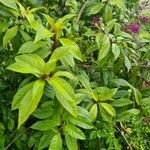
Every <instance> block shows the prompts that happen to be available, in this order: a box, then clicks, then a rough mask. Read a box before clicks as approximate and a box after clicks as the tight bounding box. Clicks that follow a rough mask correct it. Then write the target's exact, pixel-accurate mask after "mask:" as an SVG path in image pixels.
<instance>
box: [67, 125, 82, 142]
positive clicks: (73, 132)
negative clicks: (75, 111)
mask: <svg viewBox="0 0 150 150" xmlns="http://www.w3.org/2000/svg"><path fill="white" fill-rule="evenodd" d="M64 132H65V135H66V134H68V135H70V136H71V137H73V138H76V139H80V140H84V139H85V135H84V133H83V132H82V131H81V130H80V129H79V128H77V127H75V126H74V125H71V124H67V125H66V126H65V127H64Z"/></svg>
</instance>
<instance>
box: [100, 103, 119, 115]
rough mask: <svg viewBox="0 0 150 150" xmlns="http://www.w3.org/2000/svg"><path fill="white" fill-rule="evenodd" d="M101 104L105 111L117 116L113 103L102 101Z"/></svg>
mask: <svg viewBox="0 0 150 150" xmlns="http://www.w3.org/2000/svg"><path fill="white" fill-rule="evenodd" d="M100 106H102V107H103V108H104V109H105V111H106V112H107V113H109V114H110V115H111V116H116V111H115V109H114V108H113V106H112V105H110V104H107V103H100Z"/></svg>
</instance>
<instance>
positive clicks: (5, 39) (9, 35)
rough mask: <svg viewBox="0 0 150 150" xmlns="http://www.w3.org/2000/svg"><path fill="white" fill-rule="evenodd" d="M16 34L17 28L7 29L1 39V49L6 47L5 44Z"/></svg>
mask: <svg viewBox="0 0 150 150" xmlns="http://www.w3.org/2000/svg"><path fill="white" fill-rule="evenodd" d="M17 32H18V26H14V27H11V28H10V29H8V30H7V31H6V33H5V35H4V37H3V47H5V46H6V45H7V43H8V42H9V41H10V40H11V39H12V38H13V37H14V36H16V34H17Z"/></svg>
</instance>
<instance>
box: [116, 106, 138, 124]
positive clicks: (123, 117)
mask: <svg viewBox="0 0 150 150" xmlns="http://www.w3.org/2000/svg"><path fill="white" fill-rule="evenodd" d="M139 113H140V111H139V110H138V109H134V108H133V109H129V110H127V111H124V112H122V113H121V114H119V115H118V116H117V117H116V121H119V122H122V121H130V119H131V117H132V116H134V115H138V114H139Z"/></svg>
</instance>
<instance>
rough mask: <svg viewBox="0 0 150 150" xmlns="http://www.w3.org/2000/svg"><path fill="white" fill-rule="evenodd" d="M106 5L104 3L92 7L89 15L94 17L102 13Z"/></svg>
mask: <svg viewBox="0 0 150 150" xmlns="http://www.w3.org/2000/svg"><path fill="white" fill-rule="evenodd" d="M103 6H104V4H103V3H95V4H93V5H92V7H91V8H90V10H89V11H88V12H87V15H88V16H90V15H94V14H97V13H98V12H100V10H101V9H102V8H103Z"/></svg>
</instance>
